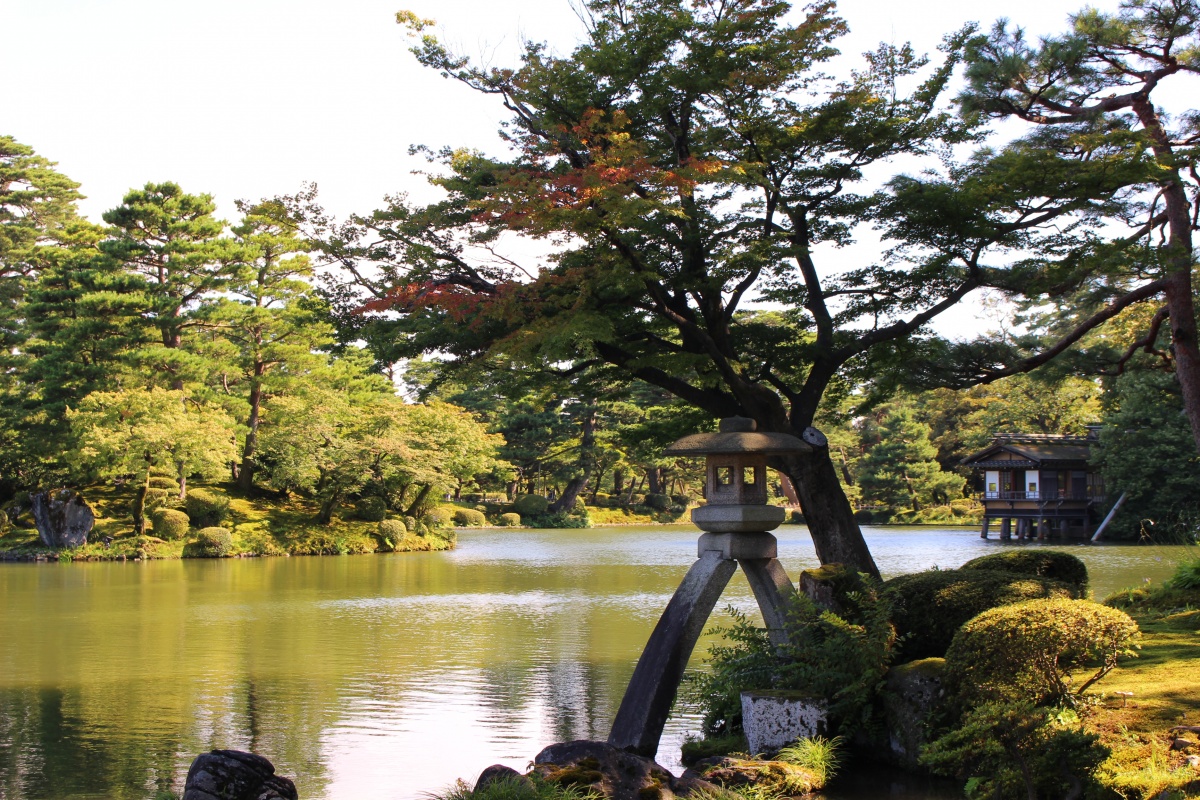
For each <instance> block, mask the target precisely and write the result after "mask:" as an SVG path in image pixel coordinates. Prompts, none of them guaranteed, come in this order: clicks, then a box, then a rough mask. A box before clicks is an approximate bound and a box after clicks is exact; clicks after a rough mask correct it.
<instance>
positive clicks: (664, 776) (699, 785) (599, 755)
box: [184, 740, 732, 800]
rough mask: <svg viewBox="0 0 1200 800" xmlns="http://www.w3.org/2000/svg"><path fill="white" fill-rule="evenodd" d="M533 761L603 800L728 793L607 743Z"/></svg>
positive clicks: (560, 748)
mask: <svg viewBox="0 0 1200 800" xmlns="http://www.w3.org/2000/svg"><path fill="white" fill-rule="evenodd" d="M533 764H534V767H533V772H535V773H537V774H538V775H539V776H540V777H541V778H542V779H543V780H545V781H547V782H549V783H557V784H559V785H562V786H576V787H578V788H580V789H585V790H587V789H590V790H593V791H595V792H597V793H599V794H600V795H602V796H603V797H605V798H607V800H672V798H676V797H688V796H690V795H692V794H693V793H697V792H704V793H706V796H707V797H710V798H716V797H725V796H732V795H729V794H728V793H727V792H726V791H725V790H723V789H721V788H719V787H718V786H715V785H714V784H712V783H709V782H708V781H705V780H701V779H700V778H696V777H686V776H685V777H682V778H676V777H675V776H674V775H672V774H671V773H670V772H668V771H667V769H666V768H665V767H662V766H659V764H657V763H656V762H655V761H654V760H652V759H649V758H644V757H642V756H638V755H634V754H633V753H627V752H625V751H624V750H618V749H617V748H615V747H613V746H612V745H610V744H608V743H607V742H593V741H587V740H579V741H575V742H563V743H561V744H552V745H550V746H549V747H547V748H546V749H545V750H543V751H542V752H540V753H538V754H537V756H536V757H535V758H534V759H533ZM184 800H188V799H187V798H184Z"/></svg>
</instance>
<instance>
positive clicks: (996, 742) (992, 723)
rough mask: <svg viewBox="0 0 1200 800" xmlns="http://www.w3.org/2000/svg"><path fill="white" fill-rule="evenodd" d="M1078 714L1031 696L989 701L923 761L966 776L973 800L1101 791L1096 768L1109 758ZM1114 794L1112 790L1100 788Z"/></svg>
mask: <svg viewBox="0 0 1200 800" xmlns="http://www.w3.org/2000/svg"><path fill="white" fill-rule="evenodd" d="M1108 753H1109V751H1108V748H1106V747H1104V746H1103V745H1101V744H1100V743H1099V737H1098V736H1096V735H1095V734H1091V733H1087V732H1086V731H1084V730H1083V729H1082V728H1081V727H1080V725H1079V721H1078V717H1076V716H1074V715H1073V714H1071V713H1069V712H1068V713H1065V714H1064V713H1063V712H1057V713H1056V712H1055V710H1053V709H1046V708H1036V707H1035V706H1034V705H1033V704H1032V703H1030V702H1028V701H1022V702H1008V703H1004V702H989V703H984V704H982V705H979V706H977V707H975V708H973V709H971V710H970V711H969V712H967V714H966V715H964V717H963V718H962V720H961V721H960V722H959V724H958V725H957V727H955V728H954V729H953V730H951V731H950V732H949V733H947V734H945V735H943V736H942V737H941V738H939V739H937V740H936V741H934V742H932V743H931V744H930V745H929V746H928V747H926V748H925V749H924V750H923V751H922V753H921V763H922V764H924V765H925V766H927V767H929V768H930V769H932V770H933V771H934V772H936V773H939V774H942V775H953V776H956V777H958V778H961V779H966V787H965V789H966V791H965V794H966V796H967V798H968V799H969V800H991V799H992V798H1026V797H1028V798H1038V797H1045V798H1050V797H1054V798H1058V797H1064V798H1065V797H1075V798H1078V797H1082V796H1084V791H1085V787H1087V789H1086V790H1087V796H1088V797H1092V796H1095V795H1094V794H1093V791H1094V790H1095V789H1097V788H1098V787H1096V780H1095V775H1096V770H1097V768H1098V767H1099V766H1100V764H1101V763H1102V762H1103V761H1104V759H1106V758H1107V757H1108ZM1097 794H1100V795H1101V796H1105V797H1108V796H1110V793H1108V792H1103V793H1100V792H1097Z"/></svg>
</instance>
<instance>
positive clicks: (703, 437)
mask: <svg viewBox="0 0 1200 800" xmlns="http://www.w3.org/2000/svg"><path fill="white" fill-rule="evenodd" d="M811 449H812V448H811V446H809V445H808V444H805V443H804V442H802V441H800V440H799V439H797V438H796V437H794V436H789V435H787V434H782V433H757V432H755V423H754V420H751V419H746V418H744V417H731V418H729V419H723V420H721V427H720V432H719V433H715V434H714V433H700V434H694V435H692V436H685V437H683V438H682V439H680V440H679V441H677V442H675V443H674V444H673V445H671V446H670V447H668V448H667V449H666V450H665V451H664V452H663V454H664V455H677V456H700V455H702V456H704V457H705V462H706V463H705V466H706V475H707V478H706V482H705V497H706V498H707V499H708V504H707V505H704V506H701V507H699V508H696V509H693V511H692V522H694V523H696V525H697V526H698V527H699V528H700V529H701V530H703V531H705V533H704V534H703V535H702V536H701V537H700V541H699V543H698V545H697V553H696V555H697V561H696V563H695V564H693V565H692V567H691V569H689V570H688V573H687V575H685V576H684V579H683V582H682V583H681V584H680V585H679V588H678V589H676V590H675V594H674V595H673V596H672V597H671V600H670V602H668V603H667V608H666V610H665V611H663V614H662V617H660V618H659V620H658V624H657V625H656V626H655V627H654V632H653V633H651V634H650V640H649V641H648V642H647V643H646V647H645V649H644V650H643V651H642V656H641V658H640V659H638V663H637V666H636V667H635V668H634V670H633V677H632V678H631V679H630V681H629V686H628V688H626V690H625V697H624V698H623V699H622V700H621V705H620V707H619V708H618V709H617V715H616V718H615V719H614V720H613V726H612V731H611V732H610V733H609V735H608V743H609V744H611V745H612V746H614V747H617V748H620V749H622V750H628V751H630V752H634V753H638V754H639V755H644V756H653V755H654V754H655V753H656V752H657V751H658V742H659V740H660V739H661V738H662V732H663V727H664V726H665V725H666V722H667V715H668V714H670V712H671V705H672V703H674V702H675V695H676V693H677V692H678V691H679V683H680V681H681V680H682V679H683V672H684V670H685V669H686V668H687V663H688V659H689V658H690V657H691V655H692V650H693V649H695V647H696V642H697V640H699V638H700V634H701V633H702V632H703V631H704V624H705V623H706V622H707V621H708V617H709V615H710V614H712V610H713V607H714V606H715V605H716V603H717V600H718V599H719V598H720V596H721V593H722V592H723V591H724V590H725V587H726V586H727V585H728V584H729V579H730V578H731V577H732V576H733V573H734V572H735V571H736V570H737V567H738V566H739V565H740V566H741V568H742V571H743V572H744V573H745V574H746V578H747V580H748V581H749V582H750V588H751V589H752V590H753V592H754V598H755V600H756V601H757V602H758V607H759V609H760V610H761V611H762V615H763V620H764V621H765V622H766V625H767V630H768V633H769V635H770V637H771V641H772V642H774V643H775V644H777V645H782V644H783V643H784V642H785V641H786V639H787V632H786V630H785V627H786V622H787V608H788V605H789V603H790V602H791V600H792V598H793V597H794V596H795V594H796V589H795V587H794V586H793V585H792V582H791V579H789V578H788V576H787V573H786V572H784V569H783V565H782V564H780V563H779V560H778V558H777V555H778V543H777V542H776V540H775V537H774V536H772V535H771V534H770V533H768V531H771V530H774V529H775V528H777V527H778V526H779V525H780V523H782V522H783V520H784V516H785V514H784V510H783V509H782V508H779V507H778V506H769V505H767V492H766V486H767V481H766V459H767V456H769V455H785V454H800V453H807V452H809V451H811Z"/></svg>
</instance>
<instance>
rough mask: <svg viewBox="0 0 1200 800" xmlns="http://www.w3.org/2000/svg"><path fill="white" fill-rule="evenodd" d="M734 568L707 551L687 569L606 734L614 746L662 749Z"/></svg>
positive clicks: (638, 750) (650, 751) (641, 750)
mask: <svg viewBox="0 0 1200 800" xmlns="http://www.w3.org/2000/svg"><path fill="white" fill-rule="evenodd" d="M736 569H737V565H736V563H735V562H733V561H730V560H727V559H724V558H722V557H721V555H720V553H717V552H713V551H709V552H707V553H705V554H704V555H703V556H701V558H700V559H699V560H698V561H697V562H696V563H695V564H693V565H692V568H691V569H689V570H688V574H687V576H686V577H684V579H683V583H681V584H679V588H678V589H676V590H675V594H674V596H672V597H671V602H669V603H667V608H666V610H665V611H664V612H663V615H662V617H661V618H659V620H658V625H656V626H655V627H654V632H653V633H652V634H650V641H648V642H646V648H645V649H644V650H643V651H642V657H641V658H639V659H638V663H637V667H636V668H634V670H633V677H632V678H630V679H629V687H628V688H627V689H626V690H625V697H624V699H623V700H622V701H621V707H620V708H619V709H618V710H617V716H616V718H615V719H614V720H613V726H612V731H611V732H610V733H609V735H608V743H609V744H611V745H612V746H613V747H617V748H619V749H622V750H629V751H631V752H634V753H638V754H640V755H647V756H651V757H653V755H654V754H655V753H656V752H657V751H658V740H659V739H660V738H662V732H663V726H664V725H666V723H667V715H668V714H670V713H671V704H672V703H674V702H675V694H676V692H677V691H678V690H679V682H680V681H681V680H683V671H684V670H685V669H686V668H687V662H688V658H690V657H691V655H692V650H693V649H694V648H695V647H696V641H697V640H698V639H699V638H700V634H701V633H703V632H704V624H705V623H706V622H707V621H708V617H709V615H710V614H712V610H713V607H714V606H715V605H716V604H717V600H718V599H719V598H720V597H721V592H723V591H725V586H726V585H727V584H728V583H729V579H730V578H732V577H733V573H734V571H735V570H736Z"/></svg>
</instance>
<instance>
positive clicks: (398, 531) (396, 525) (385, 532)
mask: <svg viewBox="0 0 1200 800" xmlns="http://www.w3.org/2000/svg"><path fill="white" fill-rule="evenodd" d="M378 530H379V535H380V536H382V537H384V538H385V539H391V540H392V541H393V542H398V541H400V539H402V538H403V537H404V534H406V533H408V526H407V525H405V524H404V522H403V521H402V520H398V519H385V520H380V522H379V528H378Z"/></svg>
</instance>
